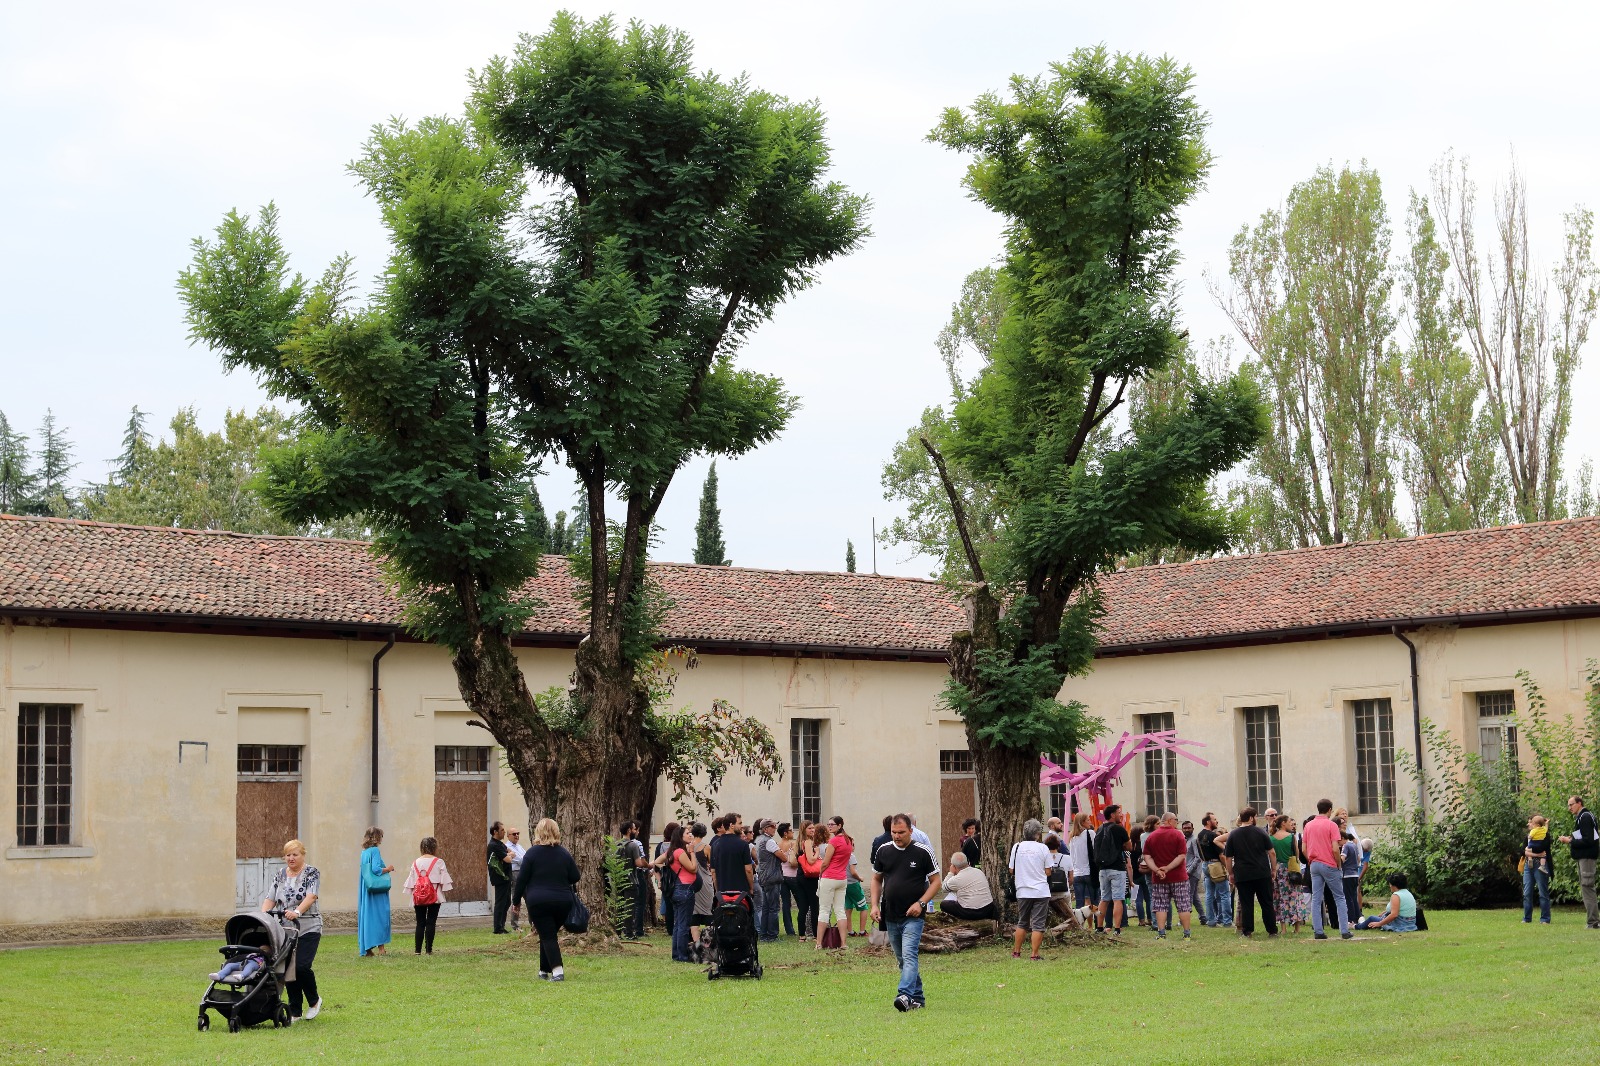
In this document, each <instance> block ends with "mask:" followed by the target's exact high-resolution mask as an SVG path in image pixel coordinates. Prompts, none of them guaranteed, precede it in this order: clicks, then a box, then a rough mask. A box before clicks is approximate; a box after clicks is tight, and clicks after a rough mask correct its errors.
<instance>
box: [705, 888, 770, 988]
mask: <svg viewBox="0 0 1600 1066" xmlns="http://www.w3.org/2000/svg"><path fill="white" fill-rule="evenodd" d="M719 977H754V978H756V979H757V980H759V979H760V978H761V953H760V950H759V948H758V946H757V943H756V921H755V916H754V915H753V914H752V913H751V907H750V894H749V893H748V892H719V893H717V909H716V910H715V911H713V912H712V914H711V965H710V967H709V968H707V970H706V978H707V979H708V980H711V981H715V980H716V979H717V978H719Z"/></svg>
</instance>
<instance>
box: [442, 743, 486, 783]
mask: <svg viewBox="0 0 1600 1066" xmlns="http://www.w3.org/2000/svg"><path fill="white" fill-rule="evenodd" d="M433 775H434V776H435V777H488V776H489V749H488V748H486V747H468V746H464V745H459V744H440V745H438V746H437V747H435V748H434V749H433Z"/></svg>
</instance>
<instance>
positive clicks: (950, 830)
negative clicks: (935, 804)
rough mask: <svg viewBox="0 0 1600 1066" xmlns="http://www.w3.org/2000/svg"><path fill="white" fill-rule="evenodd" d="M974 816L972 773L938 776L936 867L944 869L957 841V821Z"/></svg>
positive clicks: (975, 790)
mask: <svg viewBox="0 0 1600 1066" xmlns="http://www.w3.org/2000/svg"><path fill="white" fill-rule="evenodd" d="M977 816H978V780H977V778H974V777H941V778H940V779H939V836H938V837H937V838H936V839H935V840H934V846H935V847H937V848H938V849H939V854H938V856H937V858H938V860H939V869H941V870H944V869H946V867H947V866H948V864H949V862H950V856H951V855H953V854H955V850H956V846H957V845H958V844H960V843H961V823H962V822H964V821H966V820H967V819H968V818H976V817H977Z"/></svg>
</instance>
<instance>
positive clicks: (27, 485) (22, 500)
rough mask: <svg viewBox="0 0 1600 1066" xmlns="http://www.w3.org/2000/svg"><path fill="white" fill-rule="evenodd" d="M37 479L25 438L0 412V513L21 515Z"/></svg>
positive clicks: (25, 435) (29, 499) (30, 497)
mask: <svg viewBox="0 0 1600 1066" xmlns="http://www.w3.org/2000/svg"><path fill="white" fill-rule="evenodd" d="M37 483H38V477H37V476H36V475H35V474H34V473H33V470H32V468H31V464H30V461H29V457H28V436H27V434H25V433H18V432H16V431H15V430H13V429H12V428H11V422H10V420H9V419H7V418H6V416H5V412H3V411H0V514H23V513H24V510H23V509H24V507H26V506H27V504H28V502H29V501H31V500H32V499H33V494H34V488H35V486H36V485H37Z"/></svg>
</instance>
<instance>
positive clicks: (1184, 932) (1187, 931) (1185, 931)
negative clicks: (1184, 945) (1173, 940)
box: [1183, 929, 1194, 940]
mask: <svg viewBox="0 0 1600 1066" xmlns="http://www.w3.org/2000/svg"><path fill="white" fill-rule="evenodd" d="M1183 939H1185V940H1193V939H1194V937H1193V936H1191V935H1190V934H1189V930H1187V929H1185V930H1184V931H1183Z"/></svg>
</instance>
